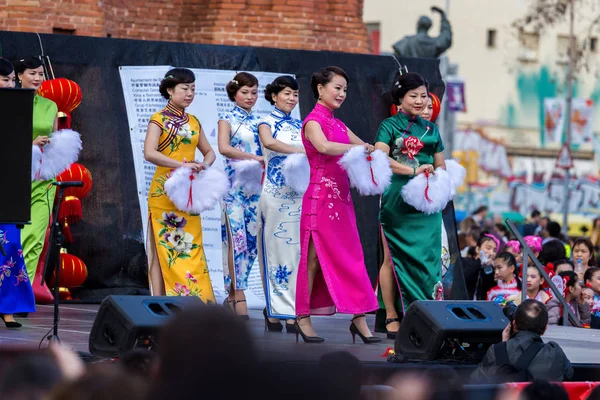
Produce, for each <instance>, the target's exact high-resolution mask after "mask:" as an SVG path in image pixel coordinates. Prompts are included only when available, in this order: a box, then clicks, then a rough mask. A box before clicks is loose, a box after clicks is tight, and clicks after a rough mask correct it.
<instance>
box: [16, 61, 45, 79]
mask: <svg viewBox="0 0 600 400" xmlns="http://www.w3.org/2000/svg"><path fill="white" fill-rule="evenodd" d="M14 66H15V74H17V75H19V74H22V73H23V72H25V70H26V69H36V68H39V67H41V66H42V62H41V61H40V59H39V58H36V57H26V58H22V59H20V60H18V61H15V63H14Z"/></svg>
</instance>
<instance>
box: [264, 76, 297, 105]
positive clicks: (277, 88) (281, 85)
mask: <svg viewBox="0 0 600 400" xmlns="http://www.w3.org/2000/svg"><path fill="white" fill-rule="evenodd" d="M285 88H290V89H292V90H298V82H297V81H296V80H295V79H294V77H293V76H289V75H283V76H279V77H277V78H275V80H274V81H273V82H271V83H269V84H268V85H267V87H266V88H265V99H267V101H268V102H269V103H271V104H275V101H274V100H273V95H277V94H278V93H279V92H281V91H282V90H284V89H285Z"/></svg>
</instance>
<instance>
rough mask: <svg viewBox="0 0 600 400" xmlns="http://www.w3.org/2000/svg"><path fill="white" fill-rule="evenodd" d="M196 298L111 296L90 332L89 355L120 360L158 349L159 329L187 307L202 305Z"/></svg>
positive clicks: (103, 302) (104, 303)
mask: <svg viewBox="0 0 600 400" xmlns="http://www.w3.org/2000/svg"><path fill="white" fill-rule="evenodd" d="M203 304H204V303H203V302H202V300H200V298H199V297H196V296H188V297H171V296H108V297H107V298H105V299H104V301H102V304H101V305H100V309H99V310H98V314H97V315H96V320H95V321H94V325H93V326H92V331H91V332H90V343H89V345H90V353H92V354H94V355H97V356H102V357H118V356H119V355H120V354H122V353H123V352H125V351H127V350H130V349H133V348H140V347H141V348H146V349H150V348H154V349H155V348H157V341H158V331H159V329H160V327H161V326H162V325H163V324H164V323H165V322H167V321H168V320H169V318H170V317H172V316H173V315H174V314H176V313H177V312H178V311H181V310H182V309H184V308H186V307H192V306H198V305H203Z"/></svg>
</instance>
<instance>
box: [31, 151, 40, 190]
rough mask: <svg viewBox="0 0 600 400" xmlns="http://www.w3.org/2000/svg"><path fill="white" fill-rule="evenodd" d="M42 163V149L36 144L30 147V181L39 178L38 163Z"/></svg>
mask: <svg viewBox="0 0 600 400" xmlns="http://www.w3.org/2000/svg"><path fill="white" fill-rule="evenodd" d="M41 162H42V149H40V146H38V145H37V144H34V145H32V146H31V181H32V182H33V181H35V180H36V179H38V178H39V174H40V168H41V165H40V163H41Z"/></svg>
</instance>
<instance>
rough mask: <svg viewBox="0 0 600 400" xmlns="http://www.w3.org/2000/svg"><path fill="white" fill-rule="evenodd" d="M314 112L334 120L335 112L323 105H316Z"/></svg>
mask: <svg viewBox="0 0 600 400" xmlns="http://www.w3.org/2000/svg"><path fill="white" fill-rule="evenodd" d="M314 111H316V112H317V113H319V114H321V115H323V116H324V117H327V118H333V111H332V110H331V109H329V108H328V107H325V106H324V105H323V104H321V103H317V104H315V108H314Z"/></svg>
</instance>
